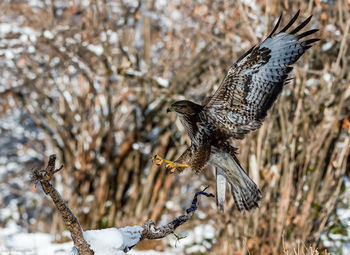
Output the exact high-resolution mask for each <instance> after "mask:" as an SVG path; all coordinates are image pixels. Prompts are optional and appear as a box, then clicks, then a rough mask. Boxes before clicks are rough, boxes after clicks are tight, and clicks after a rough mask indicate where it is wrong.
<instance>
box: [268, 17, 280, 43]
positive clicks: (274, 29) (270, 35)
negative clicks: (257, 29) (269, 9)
mask: <svg viewBox="0 0 350 255" xmlns="http://www.w3.org/2000/svg"><path fill="white" fill-rule="evenodd" d="M281 21H282V13H281V15H280V17H279V18H278V20H277V23H276V25H275V27H274V28H273V30H272V32H271V33H270V34H269V36H268V37H267V38H271V37H272V35H273V34H274V33H275V32H276V30H277V28H278V26H279V25H280V23H281Z"/></svg>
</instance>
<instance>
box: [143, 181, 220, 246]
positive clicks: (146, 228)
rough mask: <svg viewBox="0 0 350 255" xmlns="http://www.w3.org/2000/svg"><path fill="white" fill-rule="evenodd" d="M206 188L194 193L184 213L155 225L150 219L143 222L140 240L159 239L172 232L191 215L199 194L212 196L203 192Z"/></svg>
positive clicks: (194, 209)
mask: <svg viewBox="0 0 350 255" xmlns="http://www.w3.org/2000/svg"><path fill="white" fill-rule="evenodd" d="M206 189H207V188H205V189H204V190H203V191H198V192H196V194H195V195H194V198H193V200H192V205H191V207H190V208H187V209H186V214H183V215H180V216H179V217H176V218H175V219H174V220H173V221H171V222H169V223H168V224H166V225H163V226H160V227H156V226H155V224H154V222H153V221H152V220H149V221H147V222H145V223H144V224H143V225H142V227H143V231H142V236H141V240H143V239H160V238H163V237H165V236H167V235H169V234H172V233H174V231H175V229H176V228H177V227H179V226H181V225H182V224H184V223H185V222H187V221H188V220H189V219H191V217H192V216H193V214H194V212H195V211H196V210H197V197H198V196H199V195H204V196H206V197H214V195H213V194H212V193H207V192H205V190H206Z"/></svg>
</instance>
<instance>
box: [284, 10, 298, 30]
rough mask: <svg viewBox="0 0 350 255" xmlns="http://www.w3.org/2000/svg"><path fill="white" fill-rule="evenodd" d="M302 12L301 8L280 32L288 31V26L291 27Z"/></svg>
mask: <svg viewBox="0 0 350 255" xmlns="http://www.w3.org/2000/svg"><path fill="white" fill-rule="evenodd" d="M299 14H300V10H298V11H297V13H296V14H295V15H294V17H293V18H292V19H291V20H290V21H289V23H288V24H287V25H286V26H285V27H284V28H283V29H282V30H281V31H280V33H284V32H286V31H287V29H288V28H290V27H291V26H292V25H293V23H294V22H295V21H296V19H297V18H298V16H299Z"/></svg>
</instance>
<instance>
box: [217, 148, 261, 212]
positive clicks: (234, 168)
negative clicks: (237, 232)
mask: <svg viewBox="0 0 350 255" xmlns="http://www.w3.org/2000/svg"><path fill="white" fill-rule="evenodd" d="M213 163H214V164H215V165H216V167H217V184H218V183H219V181H218V178H222V177H220V175H221V176H224V177H225V179H226V181H227V182H228V184H229V187H230V190H231V194H232V196H233V198H234V200H235V204H236V206H237V209H238V210H239V211H240V212H241V213H244V211H245V210H247V211H250V210H252V209H254V208H257V207H259V202H260V200H261V198H262V195H261V192H260V190H259V188H258V186H257V185H256V184H255V183H254V181H253V180H252V179H250V178H249V176H248V175H247V174H246V173H245V171H244V170H243V168H242V167H241V165H240V163H239V161H238V159H237V158H236V157H234V156H232V155H230V154H228V153H223V154H222V155H220V157H219V158H216V160H215V162H213ZM220 168H221V169H220ZM218 169H219V171H218ZM220 185H221V184H220ZM222 188H225V186H222V185H221V186H220V187H217V196H218V198H217V199H218V200H217V201H218V205H219V208H220V209H221V210H223V203H224V198H225V192H223V191H222ZM219 196H220V198H219Z"/></svg>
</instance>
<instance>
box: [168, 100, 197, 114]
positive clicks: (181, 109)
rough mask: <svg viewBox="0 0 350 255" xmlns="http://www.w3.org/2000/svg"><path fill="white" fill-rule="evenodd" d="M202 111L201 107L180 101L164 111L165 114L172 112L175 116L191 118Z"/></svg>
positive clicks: (186, 101)
mask: <svg viewBox="0 0 350 255" xmlns="http://www.w3.org/2000/svg"><path fill="white" fill-rule="evenodd" d="M202 109H203V106H202V105H199V104H196V103H193V102H191V101H188V100H180V101H176V102H175V103H173V104H172V105H171V106H169V107H168V109H167V110H166V111H167V112H174V113H176V114H177V115H187V116H193V115H195V114H197V113H198V112H200V111H201V110H202Z"/></svg>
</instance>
